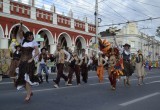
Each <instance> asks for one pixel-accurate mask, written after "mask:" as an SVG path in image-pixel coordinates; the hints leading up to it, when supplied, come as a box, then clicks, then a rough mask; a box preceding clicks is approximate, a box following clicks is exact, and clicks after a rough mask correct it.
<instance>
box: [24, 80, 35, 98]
mask: <svg viewBox="0 0 160 110" xmlns="http://www.w3.org/2000/svg"><path fill="white" fill-rule="evenodd" d="M26 91H27V96H26V98H25V101H29V100H30V98H31V96H32V95H33V94H32V90H31V86H30V84H29V83H28V82H26Z"/></svg>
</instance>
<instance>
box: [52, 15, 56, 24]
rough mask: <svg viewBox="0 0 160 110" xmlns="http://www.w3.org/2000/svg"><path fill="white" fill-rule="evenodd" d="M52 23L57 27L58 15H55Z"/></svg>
mask: <svg viewBox="0 0 160 110" xmlns="http://www.w3.org/2000/svg"><path fill="white" fill-rule="evenodd" d="M52 23H53V24H55V25H57V14H56V13H53V20H52Z"/></svg>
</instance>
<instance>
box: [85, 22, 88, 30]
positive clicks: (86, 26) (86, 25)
mask: <svg viewBox="0 0 160 110" xmlns="http://www.w3.org/2000/svg"><path fill="white" fill-rule="evenodd" d="M85 31H86V32H88V23H85Z"/></svg>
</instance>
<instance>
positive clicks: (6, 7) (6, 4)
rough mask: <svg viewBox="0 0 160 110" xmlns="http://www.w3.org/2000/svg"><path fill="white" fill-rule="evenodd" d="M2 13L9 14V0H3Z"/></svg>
mask: <svg viewBox="0 0 160 110" xmlns="http://www.w3.org/2000/svg"><path fill="white" fill-rule="evenodd" d="M3 13H9V14H10V0H5V1H4V0H3Z"/></svg>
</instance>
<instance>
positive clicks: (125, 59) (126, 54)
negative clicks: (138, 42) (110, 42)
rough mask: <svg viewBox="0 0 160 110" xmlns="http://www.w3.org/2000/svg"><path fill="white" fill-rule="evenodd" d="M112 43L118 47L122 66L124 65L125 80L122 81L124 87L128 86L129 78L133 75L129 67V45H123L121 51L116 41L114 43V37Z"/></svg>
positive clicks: (131, 67)
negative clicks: (121, 57)
mask: <svg viewBox="0 0 160 110" xmlns="http://www.w3.org/2000/svg"><path fill="white" fill-rule="evenodd" d="M114 41H115V44H116V46H117V47H118V49H119V51H120V52H121V54H122V56H123V65H124V71H123V73H124V75H125V76H126V78H125V79H124V85H125V86H126V85H128V86H130V76H131V75H132V74H133V72H134V69H133V66H132V65H131V53H130V47H131V46H130V45H129V44H127V43H126V44H125V45H123V47H124V48H123V49H122V48H121V47H120V46H119V45H118V43H117V41H116V37H115V36H114Z"/></svg>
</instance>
